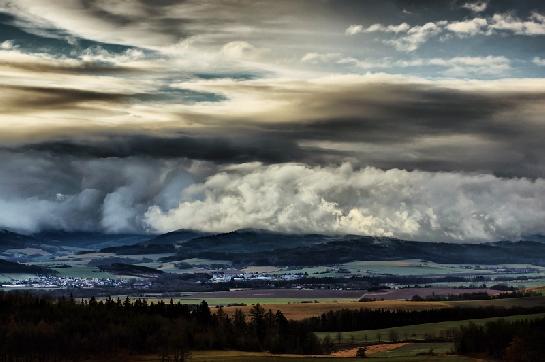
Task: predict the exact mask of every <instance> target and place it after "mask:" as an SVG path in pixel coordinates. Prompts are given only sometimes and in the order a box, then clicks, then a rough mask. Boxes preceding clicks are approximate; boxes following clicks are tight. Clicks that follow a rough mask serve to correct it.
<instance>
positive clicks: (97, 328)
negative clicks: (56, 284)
mask: <svg viewBox="0 0 545 362" xmlns="http://www.w3.org/2000/svg"><path fill="white" fill-rule="evenodd" d="M201 349H202V350H205V349H206V350H212V349H236V350H246V351H272V352H276V353H296V354H320V353H322V349H321V344H320V342H319V340H318V339H317V337H316V336H315V335H314V334H313V333H312V331H311V330H309V329H308V327H307V326H305V325H304V324H301V323H298V322H293V321H288V320H287V319H286V318H285V317H284V315H283V314H282V313H281V312H280V311H277V312H272V311H271V310H268V311H266V310H265V309H264V308H263V307H261V306H259V305H256V306H254V307H253V308H252V309H251V310H250V312H249V315H245V314H244V313H243V312H242V311H240V310H239V311H237V312H236V313H235V315H234V316H233V317H230V316H228V315H227V314H225V313H224V312H223V310H222V309H221V308H220V309H218V310H217V311H216V313H212V312H211V311H210V308H209V307H208V305H207V304H206V302H202V303H201V304H199V305H196V306H189V305H183V304H179V303H173V302H172V301H171V302H170V303H164V302H158V303H147V302H146V301H145V300H136V301H133V302H131V301H129V300H128V299H126V300H125V301H121V300H119V299H118V300H112V299H108V300H105V301H96V300H95V299H93V298H91V299H90V301H89V302H82V303H79V302H76V301H74V300H73V299H70V298H67V299H60V300H52V299H47V298H44V297H36V296H32V295H29V294H13V293H3V294H2V293H0V361H11V360H20V359H23V360H29V361H30V360H40V361H58V360H81V359H86V358H91V357H92V358H99V359H100V358H101V357H111V356H114V355H122V354H138V355H159V356H162V357H163V358H164V359H167V358H168V359H170V360H175V361H182V360H183V357H184V356H185V355H186V353H187V351H189V350H201Z"/></svg>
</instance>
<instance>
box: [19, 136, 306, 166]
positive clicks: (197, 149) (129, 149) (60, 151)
mask: <svg viewBox="0 0 545 362" xmlns="http://www.w3.org/2000/svg"><path fill="white" fill-rule="evenodd" d="M16 150H19V151H38V152H45V153H49V154H53V155H71V156H74V157H80V158H84V159H95V158H111V157H117V158H119V157H121V158H127V157H142V158H158V159H176V158H189V159H195V160H204V161H211V162H214V163H238V162H252V161H261V162H265V163H276V162H289V161H293V160H298V159H299V160H302V159H305V158H306V157H309V156H308V155H304V152H303V150H302V149H301V148H300V147H298V146H297V144H296V142H293V141H292V140H289V139H284V140H283V139H282V138H279V137H269V136H268V135H267V134H265V133H263V134H253V135H251V134H249V133H248V132H246V134H241V135H239V136H219V135H201V136H199V135H184V134H179V135H177V136H172V135H170V136H148V135H110V136H103V137H99V138H98V139H95V140H93V137H92V136H89V137H87V138H85V139H79V140H75V139H73V138H72V139H65V140H55V141H46V142H42V143H38V144H29V145H24V146H21V147H18V148H16ZM309 158H310V157H309Z"/></svg>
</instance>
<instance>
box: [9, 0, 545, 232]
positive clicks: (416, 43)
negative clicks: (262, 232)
mask: <svg viewBox="0 0 545 362" xmlns="http://www.w3.org/2000/svg"><path fill="white" fill-rule="evenodd" d="M544 77H545V3H544V2H543V1H540V0H535V1H531V0H522V1H515V0H511V1H508V0H488V1H473V0H467V1H466V0H380V1H379V0H369V1H359V0H298V1H292V0H275V1H272V0H271V1H264V0H155V1H152V0H51V1H42V0H0V161H1V162H0V227H5V228H9V229H13V230H17V231H21V232H28V233H31V232H36V231H39V230H45V229H62V230H67V231H76V230H78V231H80V230H84V231H101V232H107V233H121V232H147V233H162V232H168V231H172V230H176V229H181V228H186V229H196V230H205V231H213V232H223V231H231V230H234V229H239V228H258V229H267V230H273V231H278V232H293V233H308V232H313V233H314V232H320V233H327V234H358V235H376V236H388V237H397V238H404V239H411V240H423V241H448V242H467V241H469V242H483V241H495V240H505V239H509V240H518V239H520V238H524V237H526V236H530V235H535V234H545V196H544V195H545V142H544V140H545V117H544V114H545V81H544Z"/></svg>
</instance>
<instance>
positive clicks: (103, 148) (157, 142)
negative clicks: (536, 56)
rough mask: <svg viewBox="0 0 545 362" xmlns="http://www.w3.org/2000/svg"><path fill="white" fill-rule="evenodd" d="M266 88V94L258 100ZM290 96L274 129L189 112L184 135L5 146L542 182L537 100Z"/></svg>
mask: <svg viewBox="0 0 545 362" xmlns="http://www.w3.org/2000/svg"><path fill="white" fill-rule="evenodd" d="M251 87H254V86H251ZM272 89H274V87H267V90H265V91H264V92H265V95H266V94H267V92H269V91H270V92H274V90H272ZM296 93H299V95H298V97H299V99H297V100H294V98H293V97H294V96H293V94H290V95H288V96H289V97H290V99H291V100H292V101H294V103H295V104H298V105H299V106H298V108H297V111H296V112H295V113H294V114H293V115H290V116H289V117H290V118H289V121H282V122H274V121H273V120H272V118H269V116H268V115H261V116H260V117H262V119H252V122H247V121H244V120H241V119H236V118H230V116H229V115H225V116H224V117H222V118H218V116H215V118H214V116H211V115H208V116H203V115H199V116H198V117H196V116H195V115H193V114H190V113H188V114H184V115H183V116H184V117H185V118H187V119H189V120H191V121H192V122H194V124H195V125H198V124H201V126H195V127H196V128H194V130H193V131H191V132H180V131H176V130H175V129H172V130H170V131H168V130H167V129H164V130H163V131H161V132H159V133H157V134H154V135H149V134H147V135H146V134H142V133H138V132H137V133H134V132H130V133H129V132H127V131H123V130H119V131H118V133H117V134H107V133H104V132H103V133H100V132H99V133H96V132H95V133H93V132H92V131H91V132H90V133H89V134H87V135H86V136H85V137H78V136H71V137H70V138H59V137H57V138H53V139H49V140H47V139H46V140H44V141H41V142H33V143H30V144H29V143H26V144H25V143H23V144H20V145H19V146H14V147H15V149H19V150H22V151H28V150H32V151H39V152H46V153H51V154H55V155H72V156H75V157H81V158H87V159H92V158H108V157H121V158H123V157H125V158H128V157H131V156H138V157H145V158H158V159H173V158H189V159H197V160H205V161H210V162H214V163H220V164H226V163H239V162H252V161H259V162H263V163H278V162H305V163H309V164H321V165H326V164H330V163H339V162H343V161H346V160H350V161H351V162H353V163H355V164H358V165H361V166H366V165H373V166H378V167H382V168H404V169H422V170H428V171H440V170H447V171H466V172H476V171H480V172H490V173H494V174H498V175H502V176H529V177H540V176H543V175H544V171H545V170H544V167H543V165H544V164H545V156H543V155H545V145H543V143H542V142H541V140H542V139H543V137H545V126H544V125H543V124H541V123H540V122H539V117H540V114H541V113H540V112H541V111H542V109H541V108H542V105H543V104H545V93H540V92H522V93H521V92H479V91H462V90H454V89H447V88H442V87H434V86H429V85H417V84H410V85H408V84H380V83H377V84H362V85H358V86H354V85H351V86H349V87H339V88H337V89H330V90H328V89H322V90H320V91H314V90H310V91H308V90H305V88H304V87H302V88H301V90H299V91H298V92H296ZM83 96H85V97H89V95H88V94H84V95H83ZM283 96H286V95H283ZM73 97H75V99H76V100H78V99H79V98H80V97H81V95H80V96H78V95H74V96H73ZM271 97H278V95H276V96H272V95H271ZM99 99H102V98H101V97H99ZM74 102H75V101H74ZM192 117H195V118H192ZM142 132H144V131H142ZM166 134H168V136H167V135H166Z"/></svg>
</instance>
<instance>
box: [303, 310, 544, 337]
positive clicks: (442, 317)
mask: <svg viewBox="0 0 545 362" xmlns="http://www.w3.org/2000/svg"><path fill="white" fill-rule="evenodd" d="M542 312H545V306H538V307H532V308H523V307H511V308H497V307H475V308H472V307H471V308H470V307H468V308H441V309H430V310H420V311H414V310H412V311H411V310H392V309H377V310H371V309H365V308H360V309H341V310H335V311H329V312H326V313H323V314H322V315H321V316H320V317H313V318H308V319H306V320H304V321H302V323H304V324H305V325H306V326H307V328H308V329H309V330H313V331H317V332H330V331H357V330H363V329H381V328H390V327H400V326H406V325H413V324H422V323H436V322H444V321H460V320H465V319H473V318H489V317H505V316H510V315H517V314H534V313H542Z"/></svg>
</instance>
